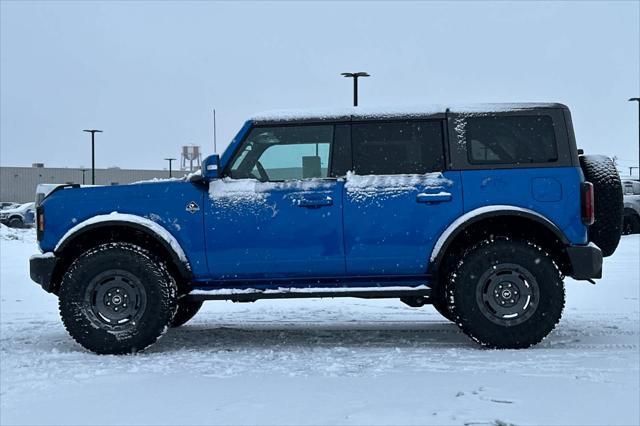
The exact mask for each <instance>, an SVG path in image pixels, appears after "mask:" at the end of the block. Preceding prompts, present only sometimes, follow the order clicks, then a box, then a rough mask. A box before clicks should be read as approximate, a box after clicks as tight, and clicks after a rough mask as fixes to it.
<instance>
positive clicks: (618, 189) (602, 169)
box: [580, 155, 624, 256]
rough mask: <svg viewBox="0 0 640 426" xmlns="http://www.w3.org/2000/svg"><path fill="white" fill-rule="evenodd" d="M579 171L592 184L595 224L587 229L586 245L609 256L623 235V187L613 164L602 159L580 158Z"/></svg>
mask: <svg viewBox="0 0 640 426" xmlns="http://www.w3.org/2000/svg"><path fill="white" fill-rule="evenodd" d="M580 167H581V168H582V172H583V173H584V177H585V179H586V180H587V182H591V183H592V184H593V193H594V194H593V198H594V208H595V221H594V222H593V225H591V226H590V227H589V241H591V242H593V243H594V244H595V245H597V246H598V247H599V248H600V250H602V255H603V256H611V255H612V254H613V252H614V251H615V250H616V247H618V242H619V241H620V235H621V234H622V214H623V211H624V203H623V200H622V183H621V182H620V175H619V174H618V170H617V169H616V166H615V165H614V164H613V161H612V160H611V159H610V158H609V157H606V156H604V155H581V156H580Z"/></svg>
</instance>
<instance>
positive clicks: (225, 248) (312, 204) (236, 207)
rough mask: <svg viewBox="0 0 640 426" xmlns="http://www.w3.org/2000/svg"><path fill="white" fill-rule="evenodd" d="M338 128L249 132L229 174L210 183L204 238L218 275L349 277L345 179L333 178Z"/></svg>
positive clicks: (215, 276)
mask: <svg viewBox="0 0 640 426" xmlns="http://www.w3.org/2000/svg"><path fill="white" fill-rule="evenodd" d="M343 126H344V125H343ZM335 128H336V126H334V125H333V124H317V125H314V124H304V125H276V126H262V127H254V128H252V129H251V130H250V132H249V133H248V135H247V137H246V138H245V140H244V141H243V143H242V144H241V145H240V147H239V148H238V151H237V152H236V153H235V154H234V156H233V157H232V159H231V162H230V165H229V167H228V168H227V170H225V173H224V175H225V176H226V177H224V178H222V179H219V180H216V181H212V182H211V183H210V187H209V197H208V202H207V204H208V205H207V208H206V212H205V238H206V246H207V259H208V266H209V271H210V274H211V277H212V279H219V280H232V279H271V278H293V277H326V276H338V275H343V274H344V272H345V268H344V246H343V231H342V190H343V186H344V181H338V179H335V178H332V177H331V176H330V164H329V158H330V153H331V150H332V147H333V145H334V138H335V133H336V131H335ZM338 133H339V132H338Z"/></svg>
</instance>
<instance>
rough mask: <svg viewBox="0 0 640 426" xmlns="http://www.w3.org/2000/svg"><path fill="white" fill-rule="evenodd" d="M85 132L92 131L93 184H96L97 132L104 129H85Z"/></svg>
mask: <svg viewBox="0 0 640 426" xmlns="http://www.w3.org/2000/svg"><path fill="white" fill-rule="evenodd" d="M83 132H87V133H91V185H95V184H96V133H102V130H96V129H85V130H83Z"/></svg>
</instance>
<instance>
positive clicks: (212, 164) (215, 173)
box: [202, 154, 220, 182]
mask: <svg viewBox="0 0 640 426" xmlns="http://www.w3.org/2000/svg"><path fill="white" fill-rule="evenodd" d="M219 176H220V156H219V155H218V154H213V155H210V156H208V157H207V158H205V159H204V161H203V162H202V178H203V179H204V180H205V181H207V182H209V181H211V180H213V179H217V178H218V177H219Z"/></svg>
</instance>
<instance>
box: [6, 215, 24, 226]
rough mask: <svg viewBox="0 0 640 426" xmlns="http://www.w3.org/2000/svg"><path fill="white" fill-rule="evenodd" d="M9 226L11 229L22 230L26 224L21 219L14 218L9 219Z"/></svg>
mask: <svg viewBox="0 0 640 426" xmlns="http://www.w3.org/2000/svg"><path fill="white" fill-rule="evenodd" d="M8 226H9V228H22V227H23V226H24V222H23V221H22V219H21V218H19V217H12V218H11V219H9V223H8Z"/></svg>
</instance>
